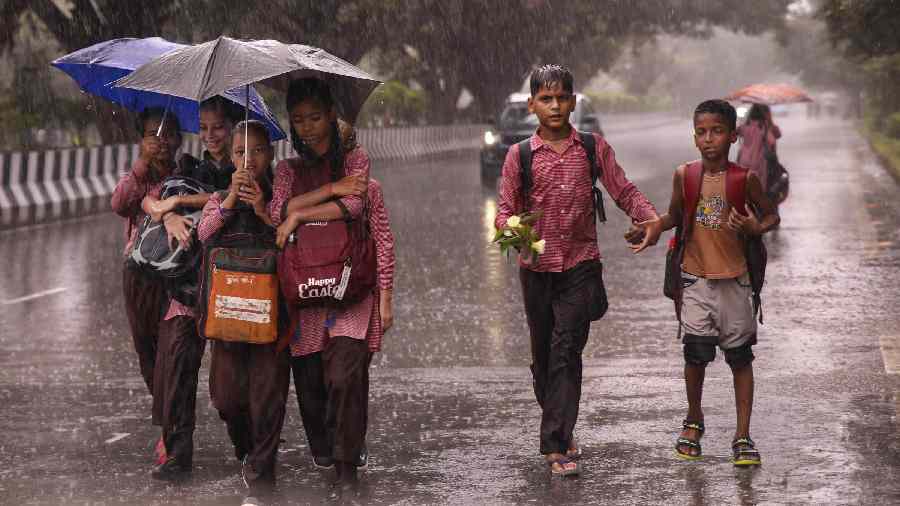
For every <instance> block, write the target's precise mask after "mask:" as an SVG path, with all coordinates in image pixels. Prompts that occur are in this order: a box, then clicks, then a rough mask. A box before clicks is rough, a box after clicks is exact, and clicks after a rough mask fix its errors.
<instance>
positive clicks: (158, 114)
mask: <svg viewBox="0 0 900 506" xmlns="http://www.w3.org/2000/svg"><path fill="white" fill-rule="evenodd" d="M163 117H165V118H166V121H167V122H170V121H174V122H175V131H177V132H178V133H181V124H179V123H178V116H176V115H175V114H174V113H172V111H169V113H166V110H165V109H163V108H162V107H147V108H146V109H143V110H142V111H141V112H139V113H138V116H137V121H136V122H135V125H134V126H135V128H137V131H138V135H140V136H141V137H143V136H144V133H145V132H144V124H146V123H147V121H149V120H151V119H158V120H160V121H162V119H163ZM155 133H156V132H154V134H155Z"/></svg>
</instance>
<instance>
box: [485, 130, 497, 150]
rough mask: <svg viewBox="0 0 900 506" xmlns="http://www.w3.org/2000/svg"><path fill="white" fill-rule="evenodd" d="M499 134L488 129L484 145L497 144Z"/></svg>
mask: <svg viewBox="0 0 900 506" xmlns="http://www.w3.org/2000/svg"><path fill="white" fill-rule="evenodd" d="M497 140H498V139H497V136H496V135H494V132H492V131H490V130H488V131H486V132H485V133H484V145H485V146H493V145H494V144H497Z"/></svg>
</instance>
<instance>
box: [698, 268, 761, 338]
mask: <svg viewBox="0 0 900 506" xmlns="http://www.w3.org/2000/svg"><path fill="white" fill-rule="evenodd" d="M682 279H683V283H684V298H683V303H682V307H681V325H682V330H683V331H684V343H685V344H689V343H696V344H711V345H718V346H719V347H720V348H722V349H723V350H733V349H735V348H740V347H743V346H749V345H753V344H756V319H755V318H754V315H753V299H752V297H753V289H752V288H751V286H750V275H749V274H747V273H744V274H742V275H741V276H739V277H737V278H730V279H706V278H700V277H697V276H694V275H693V274H689V273H687V272H682Z"/></svg>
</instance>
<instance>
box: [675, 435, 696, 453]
mask: <svg viewBox="0 0 900 506" xmlns="http://www.w3.org/2000/svg"><path fill="white" fill-rule="evenodd" d="M682 445H684V446H690V447H691V448H697V449H698V450H699V449H700V443H699V442H697V441H691V440H690V439H688V438H684V437H680V438H678V439H676V440H675V446H682Z"/></svg>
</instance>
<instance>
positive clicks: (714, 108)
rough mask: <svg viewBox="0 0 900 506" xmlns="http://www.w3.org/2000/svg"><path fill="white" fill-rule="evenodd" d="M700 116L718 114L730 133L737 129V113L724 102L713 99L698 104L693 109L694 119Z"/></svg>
mask: <svg viewBox="0 0 900 506" xmlns="http://www.w3.org/2000/svg"><path fill="white" fill-rule="evenodd" d="M700 114H718V115H719V116H722V119H724V120H725V124H727V125H728V128H730V129H731V131H732V132H733V131H735V130H736V129H737V111H735V110H734V107H733V106H732V105H731V104H729V103H728V102H726V101H725V100H720V99H713V100H706V101H704V102H700V105H698V106H697V108H696V109H694V118H696V117H697V116H698V115H700Z"/></svg>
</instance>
